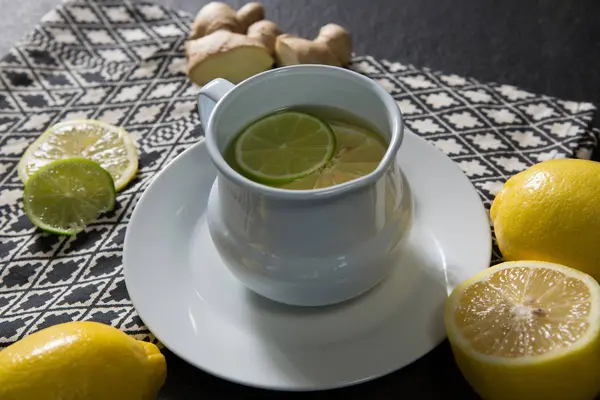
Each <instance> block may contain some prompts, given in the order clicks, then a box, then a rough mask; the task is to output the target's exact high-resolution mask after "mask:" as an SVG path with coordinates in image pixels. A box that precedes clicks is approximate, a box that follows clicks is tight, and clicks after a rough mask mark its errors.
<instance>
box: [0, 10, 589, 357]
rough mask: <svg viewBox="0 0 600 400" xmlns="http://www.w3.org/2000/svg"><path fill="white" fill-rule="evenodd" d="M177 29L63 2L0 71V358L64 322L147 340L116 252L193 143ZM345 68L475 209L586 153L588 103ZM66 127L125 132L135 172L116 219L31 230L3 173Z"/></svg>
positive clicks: (362, 61)
mask: <svg viewBox="0 0 600 400" xmlns="http://www.w3.org/2000/svg"><path fill="white" fill-rule="evenodd" d="M190 23H191V16H190V15H188V14H185V13H182V12H179V11H175V10H170V9H168V8H165V7H162V6H158V5H154V4H147V3H138V2H129V1H123V0H96V1H94V0H76V1H70V2H66V3H65V4H63V5H62V6H60V7H59V8H58V9H56V10H54V11H52V12H51V13H50V14H48V15H46V16H45V17H44V18H43V20H42V22H41V24H40V25H39V26H38V27H36V28H35V30H34V32H32V33H31V34H30V35H29V36H28V37H27V38H26V39H25V40H23V41H22V42H20V43H18V44H17V45H16V46H15V47H14V48H13V49H12V50H11V51H10V52H9V54H8V55H6V56H5V57H4V58H3V59H2V60H1V61H0V348H2V347H4V346H7V345H9V344H10V343H12V342H14V341H16V340H18V339H20V338H22V337H23V336H25V335H27V334H29V333H31V332H34V331H37V330H39V329H41V328H44V327H47V326H50V325H53V324H57V323H61V322H66V321H72V320H95V321H101V322H104V323H107V324H110V325H113V326H115V327H117V328H119V329H121V330H123V331H125V332H127V333H129V334H131V335H134V336H136V337H138V338H143V339H150V340H152V339H153V338H152V336H151V334H150V333H149V332H148V330H147V328H146V327H145V326H144V324H143V322H142V321H141V320H140V318H139V317H138V316H137V314H136V312H135V310H134V308H133V306H132V304H131V302H130V300H129V297H128V294H127V290H126V287H125V282H124V278H123V266H122V262H121V255H122V249H123V238H124V235H125V230H126V227H127V223H128V221H129V218H130V216H131V213H132V211H133V208H134V207H135V205H136V203H137V201H138V199H139V198H140V196H141V194H142V192H143V191H144V189H145V188H146V187H147V185H148V183H149V182H150V180H151V179H152V177H153V176H154V175H155V174H156V173H157V172H158V171H160V170H161V168H163V167H164V166H165V165H166V164H167V163H168V162H169V161H171V160H172V159H173V158H174V157H175V156H176V155H177V154H179V153H180V152H181V151H183V150H184V149H186V148H187V147H188V146H189V145H190V144H192V143H195V142H196V141H197V140H198V138H199V137H200V136H201V135H202V130H201V128H200V126H199V121H198V116H197V112H196V106H195V93H197V91H198V88H197V87H195V86H194V85H192V84H190V83H189V81H188V80H187V78H186V77H185V75H184V73H183V71H184V66H185V58H184V53H183V44H184V41H185V39H186V36H187V30H188V26H189V25H190ZM352 68H353V69H355V70H356V71H359V72H361V73H363V74H365V75H367V76H369V77H371V78H373V79H375V80H376V81H377V82H379V83H380V84H381V85H382V86H383V87H384V88H385V89H386V90H388V91H389V92H390V93H391V94H392V95H393V96H394V98H395V99H396V100H397V102H398V105H399V107H400V108H401V110H402V111H403V113H404V116H405V120H406V124H407V126H408V127H410V128H411V129H412V131H414V132H415V133H417V134H419V135H421V136H423V137H424V138H426V139H427V140H429V141H430V142H431V143H432V144H433V145H435V146H437V147H438V148H439V149H441V150H442V151H443V152H445V153H446V154H447V155H448V156H450V157H451V158H452V159H453V160H454V161H455V162H456V163H457V164H458V165H459V166H460V167H461V168H462V169H463V171H464V172H465V173H466V174H467V176H468V177H469V178H470V179H471V180H472V182H473V183H474V185H475V187H476V188H477V190H478V191H479V193H480V195H481V198H482V200H483V201H484V203H485V204H486V206H489V204H490V202H491V200H492V199H493V196H494V195H495V193H496V192H497V191H498V190H499V189H500V187H501V186H502V184H503V182H504V181H505V180H506V179H507V178H508V177H509V176H511V175H512V174H514V173H516V172H518V171H520V170H522V169H524V168H526V167H528V166H529V165H531V164H533V163H536V162H538V161H542V160H546V159H550V158H556V157H582V158H588V157H589V156H590V154H591V151H592V149H593V148H594V146H595V145H596V134H597V132H595V131H594V130H592V129H590V128H589V124H590V121H591V119H592V114H593V112H594V106H593V105H591V104H589V103H575V102H571V101H562V100H558V99H554V98H550V97H546V96H539V95H534V94H532V93H528V92H525V91H523V90H520V89H518V88H515V87H512V86H507V85H497V84H482V83H479V82H477V81H475V80H473V79H468V78H463V77H459V76H456V75H446V74H442V73H439V72H434V71H430V70H428V69H418V68H415V67H412V66H407V65H403V64H400V63H396V62H388V61H385V60H382V61H378V60H375V59H373V58H371V57H368V56H366V57H356V58H355V60H354V61H353V64H352ZM75 118H94V119H99V120H103V121H107V122H110V123H113V124H117V125H120V126H122V127H124V128H125V129H127V130H128V131H129V132H130V133H131V134H132V135H133V136H134V137H135V139H136V141H137V144H138V147H139V150H140V170H139V173H138V176H137V178H136V179H135V181H134V182H132V183H131V184H130V185H129V186H128V187H127V188H126V189H125V190H124V191H123V192H121V193H119V195H118V198H117V201H118V206H117V207H116V209H115V210H114V211H113V212H111V213H110V214H107V215H104V216H103V217H102V218H101V219H100V220H98V221H97V222H96V223H94V224H92V225H91V226H89V228H88V229H87V230H86V231H85V232H83V233H81V234H79V235H77V236H76V237H73V238H68V237H59V236H53V235H48V234H43V233H40V232H39V231H37V230H36V229H35V228H34V227H33V225H32V224H31V223H30V222H29V220H28V219H27V217H26V216H25V215H24V213H23V210H22V207H21V201H22V193H23V185H22V183H21V181H20V180H19V177H18V175H17V169H16V166H17V163H18V161H19V158H20V157H21V155H22V153H23V152H24V150H25V149H26V148H27V146H28V145H29V144H30V143H31V142H32V141H33V140H35V138H36V137H37V136H38V135H39V134H40V133H42V132H43V131H44V130H45V129H46V128H47V127H48V126H50V125H51V124H54V123H57V122H59V121H63V120H67V119H75ZM496 256H498V255H497V254H496Z"/></svg>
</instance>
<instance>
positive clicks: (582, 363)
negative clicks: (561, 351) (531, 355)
mask: <svg viewBox="0 0 600 400" xmlns="http://www.w3.org/2000/svg"><path fill="white" fill-rule="evenodd" d="M451 343H452V342H451ZM451 348H452V352H453V354H454V358H455V360H456V364H457V365H458V368H459V369H460V371H461V373H462V374H463V376H464V377H465V379H466V380H467V382H469V384H470V385H471V387H472V388H473V389H474V390H475V392H477V394H479V396H481V398H482V399H484V400H592V399H594V398H595V396H596V395H597V394H598V392H599V391H600V373H599V372H598V369H599V367H600V357H599V354H600V341H599V340H598V339H596V340H595V341H594V342H593V343H590V344H588V345H587V346H586V347H585V348H583V349H581V350H579V351H576V352H573V353H569V354H567V355H565V356H564V357H561V358H558V359H554V360H552V361H551V362H547V363H543V362H540V363H530V364H528V363H523V364H521V365H518V364H515V365H510V364H500V363H493V362H484V361H481V360H478V359H475V358H473V357H470V356H469V355H467V354H466V353H465V352H464V351H462V349H460V348H459V347H457V346H454V345H451ZM579 382H583V384H579Z"/></svg>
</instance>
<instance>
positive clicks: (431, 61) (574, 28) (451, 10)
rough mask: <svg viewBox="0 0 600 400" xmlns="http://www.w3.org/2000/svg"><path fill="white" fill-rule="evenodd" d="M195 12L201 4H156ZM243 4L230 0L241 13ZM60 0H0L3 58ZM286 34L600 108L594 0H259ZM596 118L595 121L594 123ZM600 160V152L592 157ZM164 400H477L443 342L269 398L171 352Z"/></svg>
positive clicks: (599, 30)
mask: <svg viewBox="0 0 600 400" xmlns="http://www.w3.org/2000/svg"><path fill="white" fill-rule="evenodd" d="M157 2H158V3H161V4H164V5H167V6H171V7H176V8H180V9H182V10H186V11H189V12H196V11H197V10H198V9H199V8H200V7H201V6H202V5H203V4H205V3H206V0H201V1H198V0H158V1H157ZM245 2H246V1H244V0H230V1H229V3H230V4H232V5H234V6H236V7H238V6H239V5H241V4H243V3H245ZM59 3H60V1H59V0H18V1H16V0H0V9H1V10H2V12H0V54H3V53H5V52H6V51H7V50H8V48H10V46H11V45H12V43H13V42H14V41H16V40H18V39H19V38H21V37H22V36H23V35H24V34H26V33H27V32H28V31H29V30H30V29H31V27H32V26H33V25H34V24H35V23H37V22H38V21H39V19H40V18H41V17H42V16H43V15H44V14H45V13H46V12H48V11H49V10H50V9H52V8H53V7H55V6H56V5H57V4H59ZM262 3H263V4H265V6H266V9H267V17H268V18H269V19H272V20H274V21H276V22H277V23H278V24H279V25H280V26H281V27H282V28H283V29H284V30H285V31H287V32H292V33H296V34H300V35H303V36H314V35H316V33H317V31H318V29H319V27H320V26H321V25H323V24H326V23H328V22H336V23H339V24H341V25H344V26H345V27H347V28H348V29H349V30H350V31H351V33H352V35H353V39H354V43H355V46H354V50H355V52H356V53H357V54H359V55H363V54H369V55H373V56H375V57H377V58H386V59H389V60H394V61H400V62H403V63H407V64H415V65H418V66H427V67H430V68H432V69H436V70H443V71H445V72H451V73H456V74H459V75H465V76H471V77H474V78H477V79H479V80H482V81H496V82H501V83H508V84H513V85H517V86H520V87H522V88H524V89H527V90H530V91H533V92H537V93H543V94H547V95H551V96H556V97H561V98H564V99H568V100H579V101H591V102H593V103H594V104H596V106H600V23H599V21H600V1H598V0H572V1H559V0H555V1H551V0H529V1H520V0H483V1H482V0H453V1H440V0H402V1H400V0H293V1H292V0H262ZM598 121H599V118H598V116H597V117H596V122H595V124H596V126H598V125H600V124H599V123H598ZM595 158H596V159H598V158H599V157H598V152H596V157H595ZM167 362H168V365H169V377H168V380H167V383H166V385H165V387H164V388H163V390H162V392H161V395H160V397H159V399H160V400H184V399H201V398H204V399H208V398H235V399H260V398H265V399H273V398H286V399H288V398H300V397H301V398H310V399H320V398H323V399H325V398H327V399H331V398H338V397H339V398H344V399H370V400H371V399H372V400H378V399H398V398H406V399H442V398H460V399H462V400H468V399H476V398H477V396H476V395H474V394H473V392H472V391H471V390H470V389H469V387H468V385H467V384H466V382H465V381H464V380H463V378H462V377H461V375H460V373H459V371H458V370H457V368H456V367H455V365H454V361H453V359H452V355H451V353H450V350H449V346H448V344H447V342H444V343H443V344H442V345H440V346H439V347H438V348H436V349H435V350H433V351H432V352H431V353H429V354H427V355H426V356H424V357H423V358H422V359H420V360H419V361H417V362H415V363H413V364H412V365H410V366H408V367H406V368H404V369H402V370H400V371H397V372H395V373H392V374H390V375H388V376H386V377H383V378H380V379H377V380H375V381H372V382H370V383H366V384H362V385H358V386H354V387H351V388H346V389H340V390H335V391H328V392H319V393H310V394H308V393H303V394H298V393H295V394H290V393H282V392H269V391H262V390H257V389H251V388H246V387H242V386H239V385H235V384H232V383H229V382H226V381H224V380H221V379H218V378H215V377H212V376H210V375H208V374H206V373H203V372H202V371H199V370H197V369H195V368H193V367H191V366H189V365H187V364H186V363H185V362H183V361H181V360H180V359H178V358H177V357H176V356H174V355H172V354H170V353H168V352H167Z"/></svg>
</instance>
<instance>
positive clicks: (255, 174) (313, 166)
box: [234, 111, 336, 185]
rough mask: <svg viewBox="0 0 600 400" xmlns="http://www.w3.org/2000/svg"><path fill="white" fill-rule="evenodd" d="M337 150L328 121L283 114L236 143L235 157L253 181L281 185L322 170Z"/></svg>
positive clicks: (254, 125) (264, 120)
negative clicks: (267, 171) (266, 171)
mask: <svg viewBox="0 0 600 400" xmlns="http://www.w3.org/2000/svg"><path fill="white" fill-rule="evenodd" d="M302 125H304V126H302ZM307 125H308V126H307ZM311 125H312V126H311ZM302 128H304V129H302ZM335 149H336V139H335V134H334V132H333V130H332V129H331V127H330V126H329V125H328V124H327V123H326V122H324V121H323V120H321V119H320V118H317V117H315V116H313V115H310V114H306V113H301V112H297V111H283V112H279V113H276V114H271V115H268V116H266V117H264V118H261V119H259V120H258V121H255V122H254V123H252V124H251V125H250V126H248V127H247V128H246V129H245V130H244V131H243V132H242V133H241V134H240V136H239V137H238V138H237V140H236V143H235V145H234V157H235V162H236V163H237V165H238V166H239V169H240V170H241V172H242V173H243V174H244V175H246V176H247V177H249V178H250V179H252V180H254V181H256V182H259V183H263V184H268V185H278V184H285V183H289V182H292V181H295V180H297V179H300V178H303V177H305V176H307V175H310V174H311V173H313V172H315V171H317V170H318V169H319V168H322V167H323V166H324V165H325V164H327V163H328V162H329V161H330V160H331V159H332V158H333V156H334V154H335ZM315 154H316V155H317V157H315V156H314V155H315ZM311 158H312V160H311ZM265 169H267V170H270V173H265V172H264V170H265Z"/></svg>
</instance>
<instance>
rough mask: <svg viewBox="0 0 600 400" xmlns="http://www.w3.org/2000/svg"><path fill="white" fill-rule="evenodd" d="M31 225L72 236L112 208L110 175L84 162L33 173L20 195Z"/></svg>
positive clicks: (61, 163)
mask: <svg viewBox="0 0 600 400" xmlns="http://www.w3.org/2000/svg"><path fill="white" fill-rule="evenodd" d="M23 203H24V204H23V205H24V208H25V213H26V214H27V217H28V218H29V219H30V220H31V222H32V223H33V224H34V225H35V226H37V227H39V228H41V229H43V230H45V231H48V232H51V233H57V234H63V235H74V234H76V233H78V232H81V231H82V230H83V229H84V228H85V227H86V226H87V225H88V224H90V223H92V222H94V221H95V220H96V219H97V218H98V215H99V214H101V213H103V212H106V211H110V210H112V209H113V208H114V205H115V186H114V182H113V179H112V177H111V175H110V174H109V173H108V172H107V171H106V170H105V169H104V168H102V167H101V166H100V165H99V164H98V163H96V162H94V161H91V160H88V159H86V158H67V159H62V160H57V161H53V162H51V163H49V164H47V165H45V166H43V167H41V168H40V169H39V170H37V172H35V173H34V174H33V175H32V176H31V177H30V178H29V179H28V181H27V184H26V185H25V190H24V192H23Z"/></svg>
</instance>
